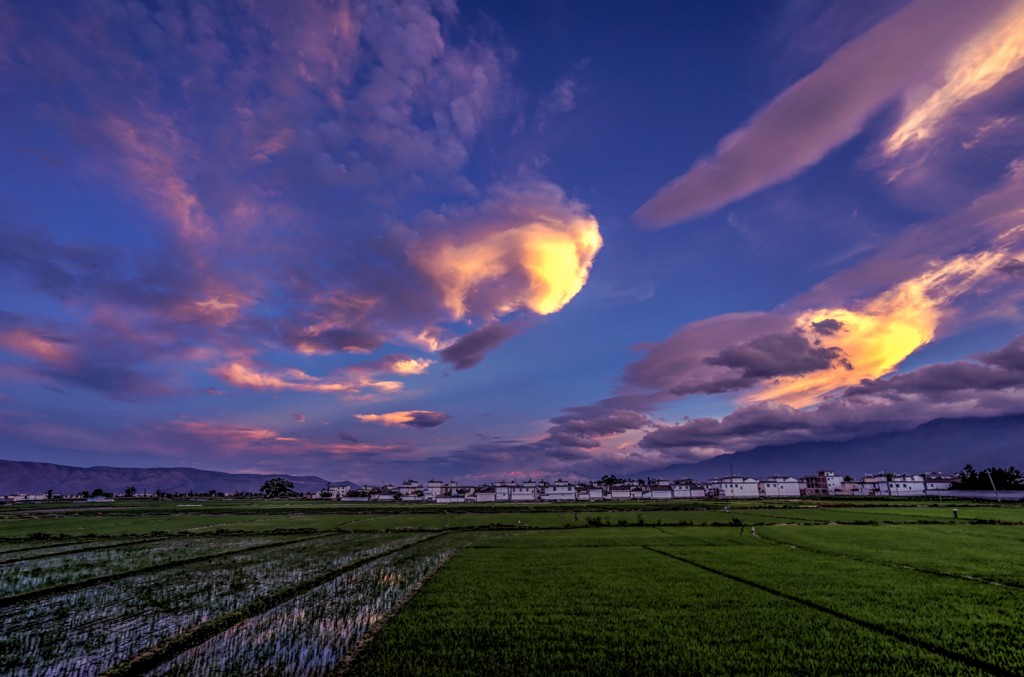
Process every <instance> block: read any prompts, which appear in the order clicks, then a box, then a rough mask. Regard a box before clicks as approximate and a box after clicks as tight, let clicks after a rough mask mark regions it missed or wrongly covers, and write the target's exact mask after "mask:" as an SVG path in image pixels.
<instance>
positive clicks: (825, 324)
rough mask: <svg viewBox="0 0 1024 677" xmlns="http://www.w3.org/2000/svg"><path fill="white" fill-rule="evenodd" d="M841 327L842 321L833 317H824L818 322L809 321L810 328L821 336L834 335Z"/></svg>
mask: <svg viewBox="0 0 1024 677" xmlns="http://www.w3.org/2000/svg"><path fill="white" fill-rule="evenodd" d="M842 328H843V323H842V322H840V321H839V320H837V319H835V318H831V317H829V318H825V319H824V320H821V321H820V322H811V329H813V330H814V331H815V332H816V333H818V334H821V335H822V336H835V334H836V333H837V332H838V331H839V330H840V329H842Z"/></svg>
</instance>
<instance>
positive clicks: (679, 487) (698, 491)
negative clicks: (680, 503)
mask: <svg viewBox="0 0 1024 677" xmlns="http://www.w3.org/2000/svg"><path fill="white" fill-rule="evenodd" d="M671 488H672V498H707V492H705V490H704V487H702V486H700V485H699V484H694V483H693V482H692V481H691V480H688V479H681V480H676V481H675V482H673V483H672V485H671Z"/></svg>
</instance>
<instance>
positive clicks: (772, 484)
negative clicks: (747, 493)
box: [757, 475, 803, 498]
mask: <svg viewBox="0 0 1024 677" xmlns="http://www.w3.org/2000/svg"><path fill="white" fill-rule="evenodd" d="M802 488H803V487H802V483H801V482H800V480H798V479H797V478H795V477H783V476H781V475H774V476H772V477H768V478H766V479H763V480H761V481H759V482H758V483H757V493H758V495H760V496H761V498H799V496H800V490H801V489H802Z"/></svg>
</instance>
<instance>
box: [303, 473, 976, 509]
mask: <svg viewBox="0 0 1024 677" xmlns="http://www.w3.org/2000/svg"><path fill="white" fill-rule="evenodd" d="M956 481H957V478H956V477H955V476H950V475H946V474H942V473H924V474H920V475H908V474H892V473H876V474H871V475H866V476H864V477H863V478H862V479H860V480H854V479H853V478H852V477H850V476H848V475H847V476H844V475H840V474H838V473H835V472H832V471H827V470H822V471H819V472H818V473H817V474H815V475H809V476H807V477H799V478H797V477H788V476H781V475H777V476H772V477H767V478H764V479H758V478H754V477H743V476H740V475H731V476H729V477H721V478H716V479H712V480H709V481H707V482H694V481H692V480H690V479H679V480H675V481H669V480H664V479H657V480H646V481H645V480H639V479H634V480H630V479H620V478H617V477H614V476H605V477H604V478H602V479H601V480H599V481H591V482H568V481H564V480H560V479H559V480H556V481H554V482H548V481H546V480H543V479H542V480H537V481H534V480H532V479H530V480H525V481H507V482H495V483H493V484H485V485H466V484H459V483H458V482H455V481H448V482H442V481H440V480H430V481H428V482H427V483H426V485H424V484H422V483H421V482H419V481H416V480H406V481H405V482H403V483H402V484H400V485H398V486H395V485H391V484H388V485H384V486H369V485H367V486H363V487H360V488H353V487H351V486H350V485H349V484H338V485H330V486H328V488H327V490H326V491H325V492H322V494H321V497H323V498H330V499H333V500H337V501H345V502H369V501H400V502H408V503H538V502H567V501H631V500H671V499H743V498H799V497H802V496H847V497H872V496H878V497H900V496H939V495H943V494H945V493H946V492H949V491H950V490H951V489H952V488H953V486H954V484H955V483H956Z"/></svg>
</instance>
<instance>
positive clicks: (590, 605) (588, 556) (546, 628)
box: [351, 529, 977, 675]
mask: <svg viewBox="0 0 1024 677" xmlns="http://www.w3.org/2000/svg"><path fill="white" fill-rule="evenodd" d="M708 531H710V530H680V533H685V538H689V537H690V535H691V534H693V535H694V538H696V540H697V541H698V542H703V541H704V540H705V539H707V538H708V537H709V536H710V537H711V539H712V540H722V539H727V540H731V539H730V536H731V534H733V533H735V532H732V530H728V531H726V530H714V531H716V532H718V533H715V534H713V535H712V534H708V533H707V532H708ZM680 538H681V536H680V535H679V534H676V533H665V532H659V531H655V530H633V529H629V530H626V529H609V530H607V531H606V532H604V533H593V534H590V535H587V536H586V537H585V538H581V537H580V535H579V534H577V533H557V532H547V533H530V534H521V535H517V536H509V537H499V536H489V537H488V538H486V539H482V540H481V541H479V542H478V543H477V544H475V545H474V546H473V547H471V548H469V549H468V550H467V551H465V552H464V553H462V554H460V555H459V556H458V557H456V558H454V559H453V560H452V561H451V562H450V563H449V564H448V565H446V566H445V567H444V568H443V569H442V570H441V571H440V572H439V573H438V574H437V575H436V576H435V577H434V578H433V579H431V580H430V582H429V583H428V584H427V586H426V587H425V588H424V590H423V591H422V592H421V593H420V594H419V595H418V596H417V597H416V598H414V599H413V600H412V602H410V603H409V605H408V606H406V608H405V609H403V611H402V613H400V614H399V615H398V616H397V617H396V618H395V619H394V620H393V621H392V622H391V623H389V624H388V625H387V626H386V627H385V628H384V630H383V631H382V632H381V634H380V635H379V636H378V637H377V638H376V639H375V641H374V642H373V643H371V644H370V646H369V647H367V649H366V651H365V652H364V653H363V654H362V655H361V656H360V657H359V658H358V659H357V660H356V661H355V664H354V665H353V667H352V669H351V674H355V675H379V674H401V673H407V672H411V673H415V674H438V675H441V674H445V675H450V674H481V673H492V674H493V673H502V672H516V673H519V674H538V673H550V674H571V675H577V674H580V675H582V674H636V673H639V674H658V673H664V674H722V675H725V674H752V673H756V674H843V673H845V674H850V673H853V672H856V673H859V674H905V675H917V674H922V673H927V674H972V673H976V672H977V671H976V670H974V669H973V668H971V667H970V666H965V665H963V664H960V663H958V662H956V661H952V660H950V659H948V658H945V657H943V656H939V655H937V654H935V653H934V652H931V651H927V650H924V649H921V648H920V647H916V646H913V645H910V644H908V643H906V642H903V641H899V640H897V639H893V638H891V637H887V636H885V635H883V634H880V633H878V632H875V631H872V630H868V629H865V628H863V627H860V626H857V625H856V624H853V623H850V622H848V621H844V620H841V619H837V618H835V617H832V616H828V615H825V614H822V613H821V612H819V611H816V610H813V609H809V608H807V607H806V606H804V605H801V604H798V603H795V602H791V601H788V600H783V599H779V598H778V597H777V596H775V595H772V594H770V593H767V592H764V591H762V590H757V589H752V588H748V587H746V586H742V585H738V584H736V583H735V582H734V581H731V580H729V579H726V578H723V577H721V576H717V575H715V574H712V573H709V572H706V571H704V570H701V569H699V568H697V567H693V566H685V565H683V564H682V563H680V562H678V561H676V560H673V559H671V558H668V557H665V556H663V555H660V554H658V553H656V552H653V551H651V550H648V549H646V548H645V547H644V546H645V545H653V546H656V547H667V546H668V544H671V543H677V542H678V541H679V539H680ZM736 538H738V536H737V537H736ZM702 547H708V546H706V545H705V546H702ZM498 572H500V574H499V573H498ZM853 666H856V668H853Z"/></svg>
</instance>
